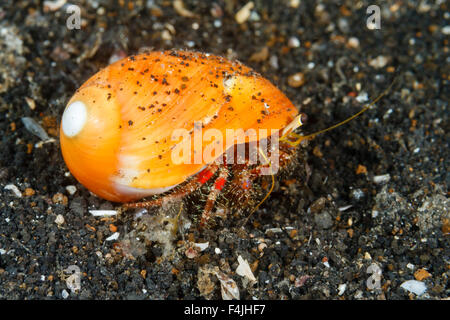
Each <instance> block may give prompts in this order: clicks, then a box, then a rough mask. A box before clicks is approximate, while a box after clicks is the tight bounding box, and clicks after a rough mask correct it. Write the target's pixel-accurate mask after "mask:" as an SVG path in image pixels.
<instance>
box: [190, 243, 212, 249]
mask: <svg viewBox="0 0 450 320" xmlns="http://www.w3.org/2000/svg"><path fill="white" fill-rule="evenodd" d="M193 246H194V247H196V248H197V249H198V250H200V251H203V250H205V249H207V248H208V247H209V242H203V243H194V244H193Z"/></svg>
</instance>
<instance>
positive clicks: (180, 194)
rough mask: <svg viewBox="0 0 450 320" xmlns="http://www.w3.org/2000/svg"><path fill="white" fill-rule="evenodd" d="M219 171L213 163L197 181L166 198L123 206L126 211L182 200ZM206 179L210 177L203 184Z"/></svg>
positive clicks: (194, 180)
mask: <svg viewBox="0 0 450 320" xmlns="http://www.w3.org/2000/svg"><path fill="white" fill-rule="evenodd" d="M218 169H219V166H218V165H217V164H215V163H212V164H210V165H208V166H207V167H206V168H205V169H204V170H203V171H201V172H199V174H198V177H196V178H195V179H192V180H191V181H189V182H187V183H186V184H184V185H181V186H180V187H179V188H177V189H176V190H175V191H173V192H172V193H169V194H167V195H165V196H162V197H159V198H157V199H155V200H150V201H141V202H135V203H125V204H124V205H123V207H124V208H125V209H129V208H148V207H155V206H161V205H162V204H163V202H164V201H169V200H175V199H179V198H182V197H184V196H185V195H187V194H189V193H192V192H194V191H195V190H196V189H198V188H199V187H201V185H202V184H204V183H205V182H206V181H208V180H209V179H210V178H211V177H212V176H213V175H214V174H215V173H216V172H217V170H218ZM202 173H203V175H202V176H200V175H201V174H202ZM202 177H203V178H202ZM205 177H208V180H206V181H204V182H203V180H204V179H205Z"/></svg>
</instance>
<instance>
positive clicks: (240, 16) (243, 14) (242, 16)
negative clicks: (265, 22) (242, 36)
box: [234, 1, 255, 24]
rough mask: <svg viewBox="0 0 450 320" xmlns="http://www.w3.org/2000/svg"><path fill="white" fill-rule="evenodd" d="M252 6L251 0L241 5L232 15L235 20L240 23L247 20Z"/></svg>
mask: <svg viewBox="0 0 450 320" xmlns="http://www.w3.org/2000/svg"><path fill="white" fill-rule="evenodd" d="M254 6H255V4H254V3H253V1H250V2H248V3H247V4H246V5H245V6H243V7H242V8H241V9H240V10H239V11H238V12H237V13H236V15H235V17H234V18H235V19H236V22H237V23H239V24H242V23H244V22H245V21H247V19H248V18H250V15H251V13H252V12H251V10H252V9H253V7H254Z"/></svg>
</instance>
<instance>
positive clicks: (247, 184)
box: [242, 180, 252, 190]
mask: <svg viewBox="0 0 450 320" xmlns="http://www.w3.org/2000/svg"><path fill="white" fill-rule="evenodd" d="M251 187H252V183H251V181H250V180H244V181H243V182H242V189H244V190H248V189H250V188H251Z"/></svg>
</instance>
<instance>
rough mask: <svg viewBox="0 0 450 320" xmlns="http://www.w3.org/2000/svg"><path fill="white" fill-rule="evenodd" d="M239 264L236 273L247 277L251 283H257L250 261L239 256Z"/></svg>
mask: <svg viewBox="0 0 450 320" xmlns="http://www.w3.org/2000/svg"><path fill="white" fill-rule="evenodd" d="M238 262H239V265H238V267H237V268H236V273H237V274H238V275H240V276H242V277H247V278H248V279H249V280H251V281H256V278H255V276H254V275H253V272H252V269H251V268H250V265H249V264H248V261H247V260H245V259H244V258H242V257H241V256H238Z"/></svg>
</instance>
